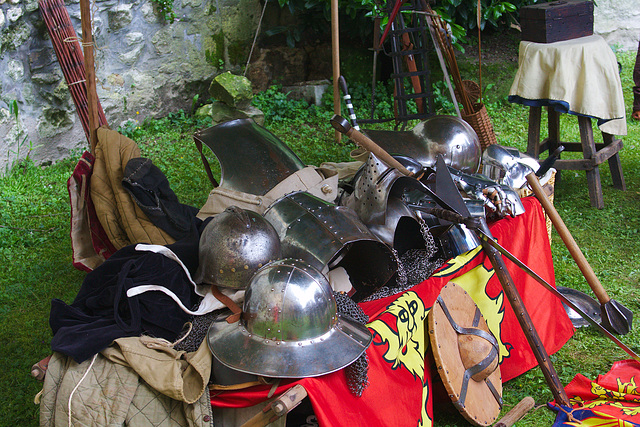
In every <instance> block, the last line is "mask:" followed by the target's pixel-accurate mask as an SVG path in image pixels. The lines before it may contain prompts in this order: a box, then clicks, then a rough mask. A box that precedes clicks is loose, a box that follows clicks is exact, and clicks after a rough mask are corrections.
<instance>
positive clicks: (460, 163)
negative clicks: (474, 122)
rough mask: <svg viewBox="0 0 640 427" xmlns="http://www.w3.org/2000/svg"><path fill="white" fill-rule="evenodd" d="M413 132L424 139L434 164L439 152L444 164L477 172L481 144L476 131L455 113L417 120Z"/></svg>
mask: <svg viewBox="0 0 640 427" xmlns="http://www.w3.org/2000/svg"><path fill="white" fill-rule="evenodd" d="M413 133H414V134H416V135H417V136H418V137H419V138H420V139H422V140H423V141H424V144H425V145H426V146H427V147H428V152H429V155H430V156H431V157H432V158H433V159H434V164H435V159H436V158H437V157H438V156H439V155H442V157H444V161H445V163H446V164H447V166H451V167H453V168H455V169H458V170H464V171H468V172H470V173H475V172H477V171H478V168H479V167H480V156H481V155H482V146H481V145H480V139H479V138H478V135H477V134H476V131H474V130H473V128H472V127H471V125H469V123H467V122H465V121H464V120H462V119H460V118H458V117H455V116H432V117H429V118H428V119H426V120H424V121H422V122H420V123H418V124H417V125H416V127H414V128H413ZM429 166H430V165H429Z"/></svg>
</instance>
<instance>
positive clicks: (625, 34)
mask: <svg viewBox="0 0 640 427" xmlns="http://www.w3.org/2000/svg"><path fill="white" fill-rule="evenodd" d="M596 4H597V5H596V6H595V7H594V11H593V15H594V17H593V23H594V31H595V32H596V33H597V34H600V35H601V36H602V37H604V39H605V40H606V41H607V43H609V45H611V46H613V47H614V48H618V49H620V50H634V51H635V50H636V49H637V48H638V40H639V39H640V2H638V0H598V1H597V2H596Z"/></svg>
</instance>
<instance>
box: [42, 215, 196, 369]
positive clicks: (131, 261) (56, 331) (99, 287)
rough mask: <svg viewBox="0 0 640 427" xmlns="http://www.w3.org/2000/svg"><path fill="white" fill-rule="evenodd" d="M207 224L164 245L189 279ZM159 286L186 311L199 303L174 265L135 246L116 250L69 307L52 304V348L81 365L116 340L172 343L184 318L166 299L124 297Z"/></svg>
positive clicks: (154, 295) (158, 296)
mask: <svg viewBox="0 0 640 427" xmlns="http://www.w3.org/2000/svg"><path fill="white" fill-rule="evenodd" d="M208 222H209V221H205V222H202V221H200V222H199V223H198V224H197V225H201V227H198V226H197V225H196V221H193V224H192V227H190V228H192V230H193V231H192V233H190V234H189V236H188V237H186V238H184V239H182V240H179V241H177V242H176V243H174V244H172V245H167V247H168V248H169V249H171V250H172V251H173V252H174V253H175V254H176V255H177V256H178V258H179V259H180V260H181V261H182V262H183V263H184V264H185V266H186V267H187V269H188V270H189V273H190V274H192V275H193V274H194V273H195V271H196V269H197V268H198V243H199V240H200V232H201V230H202V229H203V228H204V226H205V225H206V224H207V223H208ZM147 284H149V285H151V284H153V285H162V286H165V287H167V288H168V289H170V290H171V291H172V292H174V293H175V294H176V295H177V296H178V298H179V299H180V301H182V303H183V304H184V305H185V306H186V307H193V306H194V305H195V304H197V302H198V301H199V300H200V298H199V297H198V296H197V295H196V293H195V290H194V287H193V285H192V284H191V282H189V280H188V277H187V275H186V273H185V271H184V269H183V268H182V267H181V266H180V264H179V263H177V262H175V261H173V260H171V259H169V258H167V257H166V256H164V255H161V254H157V253H155V252H148V251H137V250H135V245H130V246H126V247H124V248H122V249H120V250H118V251H117V252H116V253H115V254H113V255H112V256H111V257H110V258H109V259H108V260H106V261H105V262H104V263H103V264H101V265H100V266H99V267H97V268H96V269H95V270H93V271H92V272H90V273H88V274H87V276H86V277H85V279H84V281H83V283H82V286H81V287H80V290H79V292H78V295H77V296H76V298H75V300H74V301H73V303H72V304H71V305H67V304H66V303H64V302H63V301H61V300H59V299H54V300H52V302H51V313H50V315H49V325H50V326H51V329H52V331H53V339H52V340H51V348H52V350H53V351H58V352H61V353H63V354H66V355H68V356H70V357H72V358H73V359H74V360H75V361H76V362H78V363H82V362H83V361H84V360H87V359H89V358H91V357H92V356H93V355H94V354H97V353H98V352H100V351H102V350H103V349H105V348H106V347H108V346H109V345H111V343H112V342H113V340H115V339H116V338H121V337H130V336H139V335H141V334H143V333H144V334H146V335H150V336H154V337H157V338H164V339H167V340H169V341H175V340H176V339H177V338H178V336H179V334H180V332H181V330H182V327H183V325H184V324H185V322H187V321H188V320H189V315H188V314H187V313H185V312H184V311H183V310H182V309H181V308H180V307H179V306H178V305H177V304H176V303H175V302H174V301H173V300H172V299H171V298H170V297H169V296H168V295H166V294H164V293H162V292H145V293H142V294H140V295H137V296H134V297H131V298H129V297H127V290H128V289H131V288H132V287H135V286H140V285H147Z"/></svg>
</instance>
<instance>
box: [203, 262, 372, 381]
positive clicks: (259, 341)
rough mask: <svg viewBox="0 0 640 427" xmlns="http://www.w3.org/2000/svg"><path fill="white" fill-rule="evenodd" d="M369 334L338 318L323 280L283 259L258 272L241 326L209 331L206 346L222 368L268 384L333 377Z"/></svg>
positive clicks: (362, 348)
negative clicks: (277, 380)
mask: <svg viewBox="0 0 640 427" xmlns="http://www.w3.org/2000/svg"><path fill="white" fill-rule="evenodd" d="M372 339H373V336H372V334H371V332H370V331H369V329H367V327H366V326H364V325H363V324H361V323H358V322H356V321H355V320H352V319H351V318H349V317H346V316H341V315H339V314H338V312H337V306H336V300H335V297H334V295H333V291H332V289H331V286H330V285H329V282H328V281H327V279H326V277H325V276H324V275H323V274H322V273H320V272H319V271H318V270H317V269H315V268H313V267H311V266H310V265H308V264H306V263H304V262H303V261H300V260H295V259H292V258H286V259H282V260H279V261H275V262H272V263H269V264H268V265H266V266H264V267H263V268H261V269H260V270H259V271H258V272H257V273H256V274H255V275H254V276H253V278H252V279H251V283H250V284H249V286H248V287H247V290H246V294H245V301H244V306H243V313H242V318H241V319H240V321H238V322H235V323H232V324H227V325H224V324H223V323H214V324H212V325H211V327H210V328H209V332H208V334H207V342H208V344H209V349H210V350H211V352H212V353H213V356H214V357H215V358H216V359H218V360H219V361H220V362H221V363H223V364H224V365H226V366H228V367H230V368H233V369H236V370H238V371H241V372H246V373H249V374H254V375H262V376H266V377H272V378H302V377H314V376H318V375H324V374H327V373H330V372H334V371H337V370H339V369H342V368H344V367H345V366H347V365H350V364H351V363H352V362H353V361H355V360H356V359H357V358H358V357H360V355H361V354H362V353H364V351H365V350H366V349H367V347H368V346H369V344H370V343H371V341H372Z"/></svg>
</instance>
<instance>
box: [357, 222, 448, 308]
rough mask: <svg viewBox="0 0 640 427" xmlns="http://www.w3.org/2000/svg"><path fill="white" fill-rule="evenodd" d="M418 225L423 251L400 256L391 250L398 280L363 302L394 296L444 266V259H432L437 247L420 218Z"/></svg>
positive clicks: (411, 250)
mask: <svg viewBox="0 0 640 427" xmlns="http://www.w3.org/2000/svg"><path fill="white" fill-rule="evenodd" d="M417 220H418V223H419V224H420V233H421V234H422V238H423V239H424V243H425V248H424V249H409V250H408V251H406V252H405V253H404V254H402V255H401V256H399V257H398V256H397V252H396V251H395V250H393V252H394V254H395V256H396V257H397V259H398V274H397V277H398V280H396V282H395V283H394V284H392V285H385V286H382V287H381V288H379V289H378V290H376V291H375V292H374V293H373V294H371V295H369V296H368V297H367V298H365V299H364V301H373V300H376V299H380V298H385V297H388V296H391V295H396V294H398V293H400V292H404V291H406V290H408V289H409V288H411V287H413V286H415V285H417V284H418V283H421V282H423V281H425V280H426V279H428V278H429V277H430V276H431V275H432V274H433V272H434V271H435V270H436V269H437V268H438V267H440V266H441V265H442V264H444V261H445V260H444V259H442V258H440V257H438V258H435V259H432V257H433V256H434V255H435V254H436V253H437V252H438V246H437V244H436V242H435V239H434V238H433V235H432V234H431V232H430V231H429V227H428V226H427V224H426V223H425V222H424V220H423V219H422V218H420V217H418V218H417Z"/></svg>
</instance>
